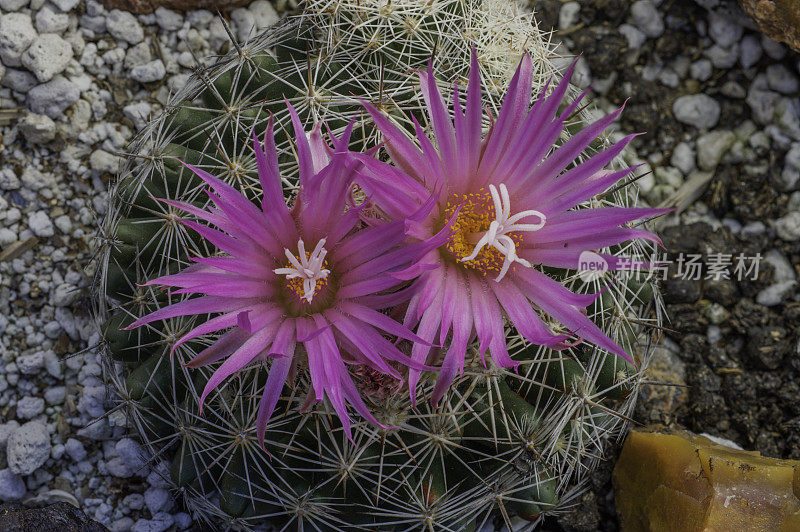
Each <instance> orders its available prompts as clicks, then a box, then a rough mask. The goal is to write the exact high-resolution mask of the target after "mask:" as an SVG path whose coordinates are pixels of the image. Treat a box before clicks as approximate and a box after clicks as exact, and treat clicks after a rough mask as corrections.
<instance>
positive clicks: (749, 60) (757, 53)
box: [739, 35, 763, 68]
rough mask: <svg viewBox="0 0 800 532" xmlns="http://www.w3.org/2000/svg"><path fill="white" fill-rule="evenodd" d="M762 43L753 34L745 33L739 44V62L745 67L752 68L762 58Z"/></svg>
mask: <svg viewBox="0 0 800 532" xmlns="http://www.w3.org/2000/svg"><path fill="white" fill-rule="evenodd" d="M762 53H763V50H762V49H761V44H759V42H758V39H756V38H755V37H754V36H753V35H745V36H744V38H743V39H742V41H741V43H740V44H739V62H740V63H741V64H742V66H743V67H744V68H750V67H751V66H753V65H755V64H756V63H758V60H759V59H761V54H762Z"/></svg>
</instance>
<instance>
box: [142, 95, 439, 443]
mask: <svg viewBox="0 0 800 532" xmlns="http://www.w3.org/2000/svg"><path fill="white" fill-rule="evenodd" d="M289 111H290V113H291V116H292V122H293V124H294V130H295V135H296V137H297V140H296V145H297V154H298V159H299V160H298V163H299V170H300V190H299V193H298V195H297V197H296V199H295V201H294V205H293V207H292V208H291V209H290V208H289V207H288V206H287V204H286V200H285V199H284V195H283V190H282V188H281V181H280V175H279V170H278V155H277V152H276V149H275V144H274V140H273V130H272V122H271V121H270V124H269V127H268V129H267V133H266V140H265V146H263V147H262V145H261V143H259V142H258V140H257V139H256V138H255V136H254V142H255V147H254V148H255V155H256V160H257V166H258V173H259V179H260V181H261V186H262V188H263V192H264V196H263V200H262V202H261V208H258V206H256V205H255V204H254V203H252V202H251V201H249V200H248V199H247V198H246V197H245V196H243V195H242V194H241V193H240V192H239V191H237V190H236V189H234V188H233V187H231V186H230V185H228V184H226V183H224V182H223V181H221V180H220V179H217V178H216V177H214V176H212V175H210V174H209V173H207V172H205V171H203V170H200V169H197V168H193V167H191V166H188V165H187V166H188V168H189V169H191V170H192V171H193V172H194V173H195V174H197V175H198V176H199V177H200V178H201V179H202V180H203V181H205V183H207V184H208V185H209V187H211V190H209V191H208V194H209V196H210V197H211V200H212V202H213V206H210V207H209V208H208V209H199V208H197V207H195V206H192V205H190V204H186V203H181V202H175V201H169V200H165V201H166V203H168V204H170V205H173V206H175V207H177V208H179V209H182V210H184V211H186V212H187V213H190V214H192V215H194V216H195V217H197V218H198V219H201V220H205V221H206V222H208V223H209V224H210V225H212V226H216V228H213V227H209V226H208V225H204V224H200V223H197V222H194V221H190V220H182V223H183V224H185V225H186V226H187V227H190V228H192V229H194V230H195V231H197V232H198V233H199V234H200V235H201V236H202V237H204V238H205V239H206V240H208V241H209V242H210V243H211V244H213V245H214V246H216V247H217V248H218V249H219V250H221V251H222V252H224V253H225V254H226V256H213V257H203V258H193V259H192V260H193V261H195V262H197V263H198V264H195V265H192V266H190V267H188V268H186V269H184V270H183V271H181V272H180V273H177V274H175V275H167V276H164V277H159V278H157V279H153V280H151V281H149V282H148V283H147V284H150V285H152V284H159V285H166V286H171V287H177V288H179V289H178V290H175V291H174V292H173V294H200V297H196V298H190V299H187V300H185V301H182V302H179V303H175V304H173V305H170V306H168V307H165V308H162V309H159V310H157V311H156V312H153V313H152V314H149V315H147V316H145V317H143V318H141V319H139V320H138V321H136V322H135V323H134V324H133V325H131V327H130V328H133V327H139V326H142V325H144V324H147V323H150V322H153V321H156V320H161V319H167V318H173V317H176V316H185V315H197V314H217V315H216V316H215V317H213V318H211V319H209V320H208V321H205V322H203V323H201V324H200V325H198V326H197V327H195V328H194V329H192V330H191V331H189V332H188V333H187V334H186V335H185V336H183V337H182V338H181V339H180V340H179V341H178V342H177V343H176V344H175V345H174V346H173V348H172V349H173V351H174V349H175V348H176V347H178V346H179V345H181V344H183V343H184V342H186V341H188V340H190V339H193V338H196V337H199V336H201V335H205V334H209V333H213V332H217V331H222V330H225V329H229V330H227V332H225V333H224V334H222V335H221V336H220V337H219V339H217V340H216V341H215V342H214V343H213V344H212V345H211V346H209V347H208V348H206V349H205V350H203V351H201V352H200V353H199V354H198V355H197V357H196V358H194V359H193V360H191V362H190V363H189V364H188V365H189V366H192V367H198V366H203V365H206V364H211V363H214V362H217V361H220V360H223V359H225V361H224V362H223V363H222V364H221V365H220V366H219V368H218V369H217V370H216V371H215V372H214V373H213V375H212V377H211V378H210V380H209V382H208V384H207V385H206V387H205V389H204V390H203V393H202V396H201V399H200V408H201V409H202V405H203V401H204V400H205V398H206V396H207V395H208V394H209V393H210V392H211V391H212V390H213V389H214V388H215V387H216V386H217V385H219V384H220V383H221V382H222V381H223V380H224V379H226V378H227V377H229V376H230V375H232V374H234V373H236V372H237V371H239V370H241V369H242V368H244V367H246V366H248V365H250V364H252V363H254V362H258V361H264V360H267V359H271V360H272V362H271V365H270V367H269V376H268V377H267V382H266V386H265V388H264V395H263V398H262V400H261V403H260V407H259V411H258V420H257V434H258V438H259V440H260V441H261V442H262V445H263V440H264V433H265V430H266V425H267V421H268V420H269V418H270V416H271V415H272V412H273V410H274V408H275V406H276V403H277V401H278V398H279V397H280V394H281V391H282V389H283V386H284V383H285V381H286V380H287V377H288V376H289V375H290V373H292V374H293V373H294V370H295V368H296V366H297V363H298V359H301V356H302V355H301V353H304V354H305V357H303V360H305V361H306V362H307V365H308V368H309V370H310V376H311V382H312V386H313V397H312V399H313V400H316V401H321V400H323V398H324V397H325V396H327V397H328V400H329V401H330V403H331V404H332V405H333V408H334V410H335V411H336V413H337V415H338V417H339V418H340V420H341V422H342V426H343V427H344V430H345V432H346V434H347V436H348V437H351V429H350V418H349V416H348V412H347V405H346V402H349V403H350V404H351V405H352V406H353V407H354V408H355V410H356V411H357V412H358V413H360V414H361V415H362V416H363V417H364V418H366V419H368V420H369V421H371V422H372V423H375V424H376V425H380V423H378V421H377V420H376V419H375V418H374V417H373V416H372V414H371V413H370V412H369V410H368V409H367V407H366V405H365V404H364V401H363V400H362V398H361V396H360V395H359V391H358V390H357V388H356V386H355V384H354V383H353V381H352V379H351V377H350V374H349V372H348V370H347V365H346V364H348V363H352V364H359V365H365V366H368V367H370V368H373V369H374V370H376V371H378V372H380V373H382V374H387V375H391V376H393V377H394V378H396V379H402V377H401V375H400V373H399V372H398V371H397V369H396V368H395V367H394V366H393V363H399V364H402V365H407V366H411V367H413V368H415V369H417V370H423V369H432V368H430V367H428V366H425V365H423V364H420V363H417V362H413V361H412V360H411V359H410V358H409V357H408V356H407V355H405V354H403V353H402V352H400V351H399V350H398V349H397V347H396V346H395V344H394V343H393V342H392V341H390V340H389V339H387V338H386V336H387V335H389V336H391V337H398V338H405V339H408V340H412V341H422V340H420V339H419V338H418V337H417V336H416V335H414V334H413V333H412V332H411V331H409V330H408V329H407V328H405V327H403V326H402V325H400V323H398V322H397V321H395V320H393V319H391V318H390V317H389V316H387V315H386V314H383V313H381V312H380V310H382V309H385V308H388V307H394V306H395V305H399V304H402V303H404V302H406V301H408V299H409V298H410V296H411V291H410V290H409V289H408V288H407V286H405V285H403V283H404V281H402V280H400V279H399V278H398V277H395V276H394V275H393V274H397V275H399V277H403V276H404V275H403V273H404V272H405V273H406V274H407V272H408V271H413V269H414V266H415V263H416V262H417V261H419V260H420V259H421V258H422V257H423V256H425V254H427V253H428V252H429V251H430V250H431V249H435V247H437V246H439V245H441V243H442V242H443V241H444V239H445V238H446V237H447V235H446V234H444V235H443V236H442V237H439V238H438V240H437V238H434V239H432V240H431V241H429V242H425V241H420V242H417V243H412V244H408V243H407V238H406V236H405V234H404V231H405V229H404V224H405V221H404V220H402V219H398V221H395V222H386V223H383V224H378V225H376V226H373V227H364V226H363V224H362V223H361V222H360V213H359V211H360V210H361V209H360V208H359V207H356V206H353V205H352V202H349V201H348V200H349V198H350V195H351V191H352V187H353V182H352V179H353V177H354V168H355V167H356V166H358V165H357V163H354V162H353V161H352V160H351V159H350V158H349V157H347V156H346V155H345V154H346V153H347V145H348V142H349V137H350V128H348V129H347V131H346V132H345V134H344V135H343V136H342V138H341V139H333V143H334V148H333V149H332V148H330V147H328V146H327V145H325V144H324V142H323V141H322V138H321V135H320V134H319V128H317V129H315V131H314V132H313V133H312V135H311V143H309V142H308V140H307V138H306V135H305V132H304V131H303V128H302V126H301V124H300V120H299V118H298V116H297V114H296V113H295V111H294V109H293V108H291V106H290V107H289ZM348 202H349V203H350V208H349V209H348V208H347V206H348ZM431 207H432V203H431V204H430V205H429V206H428V209H430V208H431ZM416 214H418V215H424V214H426V213H425V211H424V209H423V210H422V211H420V213H416ZM409 269H410V270H409ZM405 284H406V285H407V284H408V283H405ZM298 344H302V347H303V348H304V349H303V350H300V349H299V347H298ZM380 426H382V425H380Z"/></svg>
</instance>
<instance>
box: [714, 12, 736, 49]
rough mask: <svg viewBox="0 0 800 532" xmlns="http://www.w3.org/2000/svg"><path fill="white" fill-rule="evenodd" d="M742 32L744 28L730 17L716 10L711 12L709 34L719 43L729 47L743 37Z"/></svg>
mask: <svg viewBox="0 0 800 532" xmlns="http://www.w3.org/2000/svg"><path fill="white" fill-rule="evenodd" d="M742 33H744V29H743V28H742V27H741V26H740V25H739V24H736V23H735V22H734V21H732V20H731V19H730V18H728V17H725V16H722V15H720V14H718V13H717V12H715V11H711V12H709V14H708V34H709V36H710V37H711V38H712V39H714V42H716V43H717V44H718V45H720V46H722V47H723V48H728V47H730V46H731V45H732V44H733V43H735V42H737V41H738V40H739V39H741V38H742Z"/></svg>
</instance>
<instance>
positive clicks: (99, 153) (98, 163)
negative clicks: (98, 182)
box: [89, 150, 122, 174]
mask: <svg viewBox="0 0 800 532" xmlns="http://www.w3.org/2000/svg"><path fill="white" fill-rule="evenodd" d="M89 164H90V165H91V167H92V170H94V171H95V172H100V173H109V174H115V173H117V172H119V169H120V168H121V167H122V159H121V158H120V157H118V156H116V155H114V154H112V153H108V152H107V151H104V150H95V151H93V152H92V154H91V155H90V156H89Z"/></svg>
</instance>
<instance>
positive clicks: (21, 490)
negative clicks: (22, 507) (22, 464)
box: [0, 468, 27, 502]
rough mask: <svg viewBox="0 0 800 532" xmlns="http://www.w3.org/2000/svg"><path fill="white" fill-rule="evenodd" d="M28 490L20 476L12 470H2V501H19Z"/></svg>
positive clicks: (0, 481)
mask: <svg viewBox="0 0 800 532" xmlns="http://www.w3.org/2000/svg"><path fill="white" fill-rule="evenodd" d="M26 491H27V489H26V488H25V482H24V481H23V480H22V478H20V477H19V475H15V474H14V472H13V471H11V470H10V469H8V468H6V469H0V500H2V501H6V502H8V501H18V500H19V499H21V498H22V497H23V496H24V495H25V492H26Z"/></svg>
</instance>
